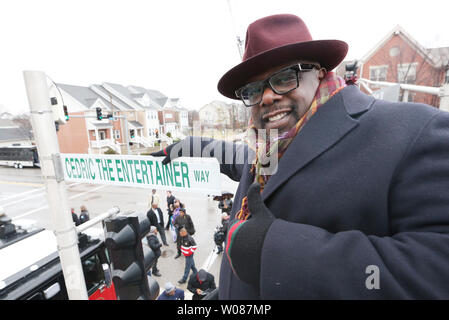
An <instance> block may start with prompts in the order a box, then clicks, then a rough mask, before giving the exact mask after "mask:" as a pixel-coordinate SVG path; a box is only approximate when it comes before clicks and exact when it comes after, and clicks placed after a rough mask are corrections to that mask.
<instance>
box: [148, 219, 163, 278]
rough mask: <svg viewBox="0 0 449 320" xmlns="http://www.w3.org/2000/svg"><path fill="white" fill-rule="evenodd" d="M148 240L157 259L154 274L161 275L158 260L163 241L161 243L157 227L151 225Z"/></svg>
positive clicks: (153, 269)
mask: <svg viewBox="0 0 449 320" xmlns="http://www.w3.org/2000/svg"><path fill="white" fill-rule="evenodd" d="M147 242H148V246H149V247H150V248H151V250H152V251H153V253H154V256H155V258H156V261H155V262H154V265H153V268H152V275H153V276H156V277H160V276H161V274H160V273H159V270H158V268H157V261H158V259H159V257H160V256H161V254H162V253H161V247H162V243H160V242H159V240H158V238H157V228H156V227H155V226H151V227H150V234H149V235H148V236H147Z"/></svg>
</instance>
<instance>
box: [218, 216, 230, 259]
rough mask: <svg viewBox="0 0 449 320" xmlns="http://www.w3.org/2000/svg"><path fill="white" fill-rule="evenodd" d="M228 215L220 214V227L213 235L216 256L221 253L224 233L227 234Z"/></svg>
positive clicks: (224, 237)
mask: <svg viewBox="0 0 449 320" xmlns="http://www.w3.org/2000/svg"><path fill="white" fill-rule="evenodd" d="M228 225H229V215H228V214H227V213H226V212H223V213H222V214H221V226H220V227H219V228H218V230H217V231H216V232H215V234H214V242H215V244H216V245H217V249H218V250H217V254H220V253H222V252H223V242H224V241H225V239H226V233H227V232H228Z"/></svg>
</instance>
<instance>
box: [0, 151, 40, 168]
mask: <svg viewBox="0 0 449 320" xmlns="http://www.w3.org/2000/svg"><path fill="white" fill-rule="evenodd" d="M0 165H2V166H9V167H14V168H17V169H22V168H23V167H35V166H36V167H40V163H39V156H38V154H37V147H36V146H16V147H1V148H0Z"/></svg>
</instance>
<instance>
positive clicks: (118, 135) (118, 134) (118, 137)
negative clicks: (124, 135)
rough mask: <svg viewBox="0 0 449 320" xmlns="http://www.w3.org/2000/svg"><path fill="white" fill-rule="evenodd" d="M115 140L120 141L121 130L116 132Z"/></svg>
mask: <svg viewBox="0 0 449 320" xmlns="http://www.w3.org/2000/svg"><path fill="white" fill-rule="evenodd" d="M114 138H115V139H120V130H114Z"/></svg>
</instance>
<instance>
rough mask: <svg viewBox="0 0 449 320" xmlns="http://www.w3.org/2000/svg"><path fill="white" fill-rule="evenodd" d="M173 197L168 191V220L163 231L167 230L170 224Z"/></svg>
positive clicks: (173, 203) (173, 208)
mask: <svg viewBox="0 0 449 320" xmlns="http://www.w3.org/2000/svg"><path fill="white" fill-rule="evenodd" d="M174 205H175V197H174V196H173V194H172V192H171V191H170V190H169V191H167V214H168V220H167V225H166V226H165V230H168V228H169V227H170V223H171V217H172V215H173V211H174V210H175V207H174Z"/></svg>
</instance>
